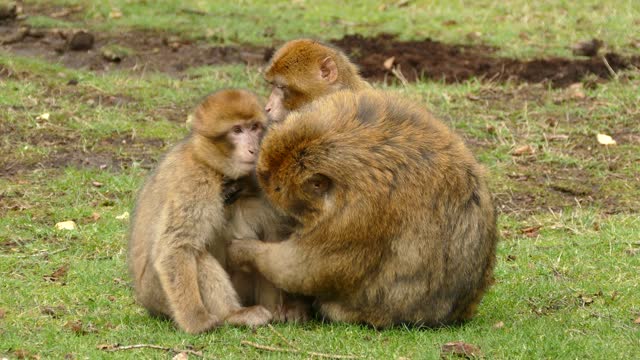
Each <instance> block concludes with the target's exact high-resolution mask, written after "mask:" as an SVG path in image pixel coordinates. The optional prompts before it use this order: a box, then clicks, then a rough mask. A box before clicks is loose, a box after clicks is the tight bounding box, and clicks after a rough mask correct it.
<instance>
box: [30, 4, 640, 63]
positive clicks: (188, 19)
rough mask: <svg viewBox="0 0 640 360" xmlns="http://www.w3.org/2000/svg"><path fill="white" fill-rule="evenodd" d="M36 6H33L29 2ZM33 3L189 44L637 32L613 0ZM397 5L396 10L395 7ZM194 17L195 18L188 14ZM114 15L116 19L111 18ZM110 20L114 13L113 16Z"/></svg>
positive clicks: (551, 49)
mask: <svg viewBox="0 0 640 360" xmlns="http://www.w3.org/2000/svg"><path fill="white" fill-rule="evenodd" d="M35 2H36V3H37V2H41V1H35ZM41 3H55V4H72V5H78V4H80V5H81V6H82V7H83V9H85V11H84V12H83V13H81V15H77V16H75V17H74V20H75V22H76V23H80V22H83V21H87V22H89V23H90V24H92V26H93V27H95V28H97V29H101V30H106V31H111V30H114V29H121V28H122V27H125V28H132V29H151V30H160V31H165V30H167V29H172V31H176V32H178V33H180V34H183V35H185V36H187V37H190V38H198V39H208V40H210V41H213V42H221V43H252V44H263V45H270V44H271V43H272V42H273V41H274V40H279V39H280V40H281V39H285V40H286V39H289V38H292V37H301V36H311V37H318V36H320V34H322V35H321V37H323V38H340V37H342V36H343V35H344V34H353V33H359V34H365V35H367V34H377V33H382V32H387V33H395V34H398V35H399V36H400V37H401V38H423V37H432V38H435V39H438V40H441V41H446V42H457V43H460V42H462V43H467V42H473V41H481V42H485V43H488V44H491V45H496V46H499V47H501V48H502V49H503V52H504V53H505V54H507V55H522V56H535V55H542V54H545V55H549V54H557V55H568V54H570V46H571V45H573V44H574V43H576V42H578V41H582V40H588V39H591V38H593V37H598V38H601V39H603V40H604V41H605V42H606V43H607V44H608V45H609V46H610V47H611V48H612V49H615V50H618V51H629V50H630V49H629V45H630V42H631V40H632V39H630V38H629V37H628V36H627V34H633V33H638V32H640V22H639V21H638V19H639V18H640V3H638V2H637V1H633V0H616V1H609V2H606V3H603V2H601V1H597V0H588V1H580V2H571V1H554V0H544V1H536V2H531V1H526V0H516V1H509V2H508V3H504V4H503V3H500V2H495V1H489V0H481V1H473V2H469V1H461V0H458V1H408V2H404V1H393V2H389V1H373V0H358V1H352V2H349V4H348V6H347V5H346V4H345V3H344V2H341V1H304V0H300V1H293V2H291V1H265V0H258V1H236V2H227V3H224V5H221V4H220V3H218V2H207V1H196V0H187V1H171V0H163V1H157V2H153V6H150V5H149V4H150V3H148V2H147V1H128V0H112V1H108V2H98V1H89V0H81V1H77V0H73V1H70V0H54V1H45V2H41ZM399 5H400V6H399ZM194 12H195V13H194ZM114 14H121V16H120V17H116V18H113V15H114ZM116 16H117V15H116ZM30 21H31V23H32V24H34V25H38V26H54V27H61V24H60V23H59V21H51V19H48V18H43V17H36V18H33V19H32V20H30ZM636 41H637V39H636Z"/></svg>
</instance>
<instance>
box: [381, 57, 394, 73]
mask: <svg viewBox="0 0 640 360" xmlns="http://www.w3.org/2000/svg"><path fill="white" fill-rule="evenodd" d="M395 61H396V57H395V56H392V57H390V58H388V59H387V60H385V61H384V64H383V65H384V68H385V69H387V70H391V68H392V67H393V63H394V62H395Z"/></svg>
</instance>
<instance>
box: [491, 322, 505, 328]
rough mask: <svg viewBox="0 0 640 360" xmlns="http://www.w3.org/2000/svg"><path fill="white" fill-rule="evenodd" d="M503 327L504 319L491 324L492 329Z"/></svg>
mask: <svg viewBox="0 0 640 360" xmlns="http://www.w3.org/2000/svg"><path fill="white" fill-rule="evenodd" d="M503 327H504V321H498V322H497V323H495V324H493V328H494V329H502V328H503Z"/></svg>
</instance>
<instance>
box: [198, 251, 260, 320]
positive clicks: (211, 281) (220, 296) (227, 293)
mask: <svg viewBox="0 0 640 360" xmlns="http://www.w3.org/2000/svg"><path fill="white" fill-rule="evenodd" d="M198 265H199V267H198V268H199V273H198V283H199V284H200V293H201V295H202V300H203V302H204V305H205V307H206V308H207V310H208V312H209V313H210V314H212V315H213V316H214V317H216V318H218V319H220V323H221V322H222V321H224V322H225V323H228V324H231V325H240V326H252V327H253V326H259V325H264V324H267V323H268V322H269V321H271V318H272V315H271V312H269V311H268V310H267V309H265V308H264V307H262V306H251V307H246V308H244V307H242V306H241V305H240V300H239V298H238V294H237V292H236V290H235V289H234V287H233V283H232V282H231V279H230V277H229V275H228V274H227V272H226V271H225V270H224V268H223V267H222V265H220V263H219V262H218V261H217V260H216V259H215V258H214V257H213V256H212V255H210V254H209V253H207V254H204V255H203V256H201V257H200V258H199V261H198Z"/></svg>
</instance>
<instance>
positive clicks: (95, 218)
mask: <svg viewBox="0 0 640 360" xmlns="http://www.w3.org/2000/svg"><path fill="white" fill-rule="evenodd" d="M100 217H101V215H100V214H98V213H97V212H94V213H93V214H91V219H93V221H98V220H100Z"/></svg>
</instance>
